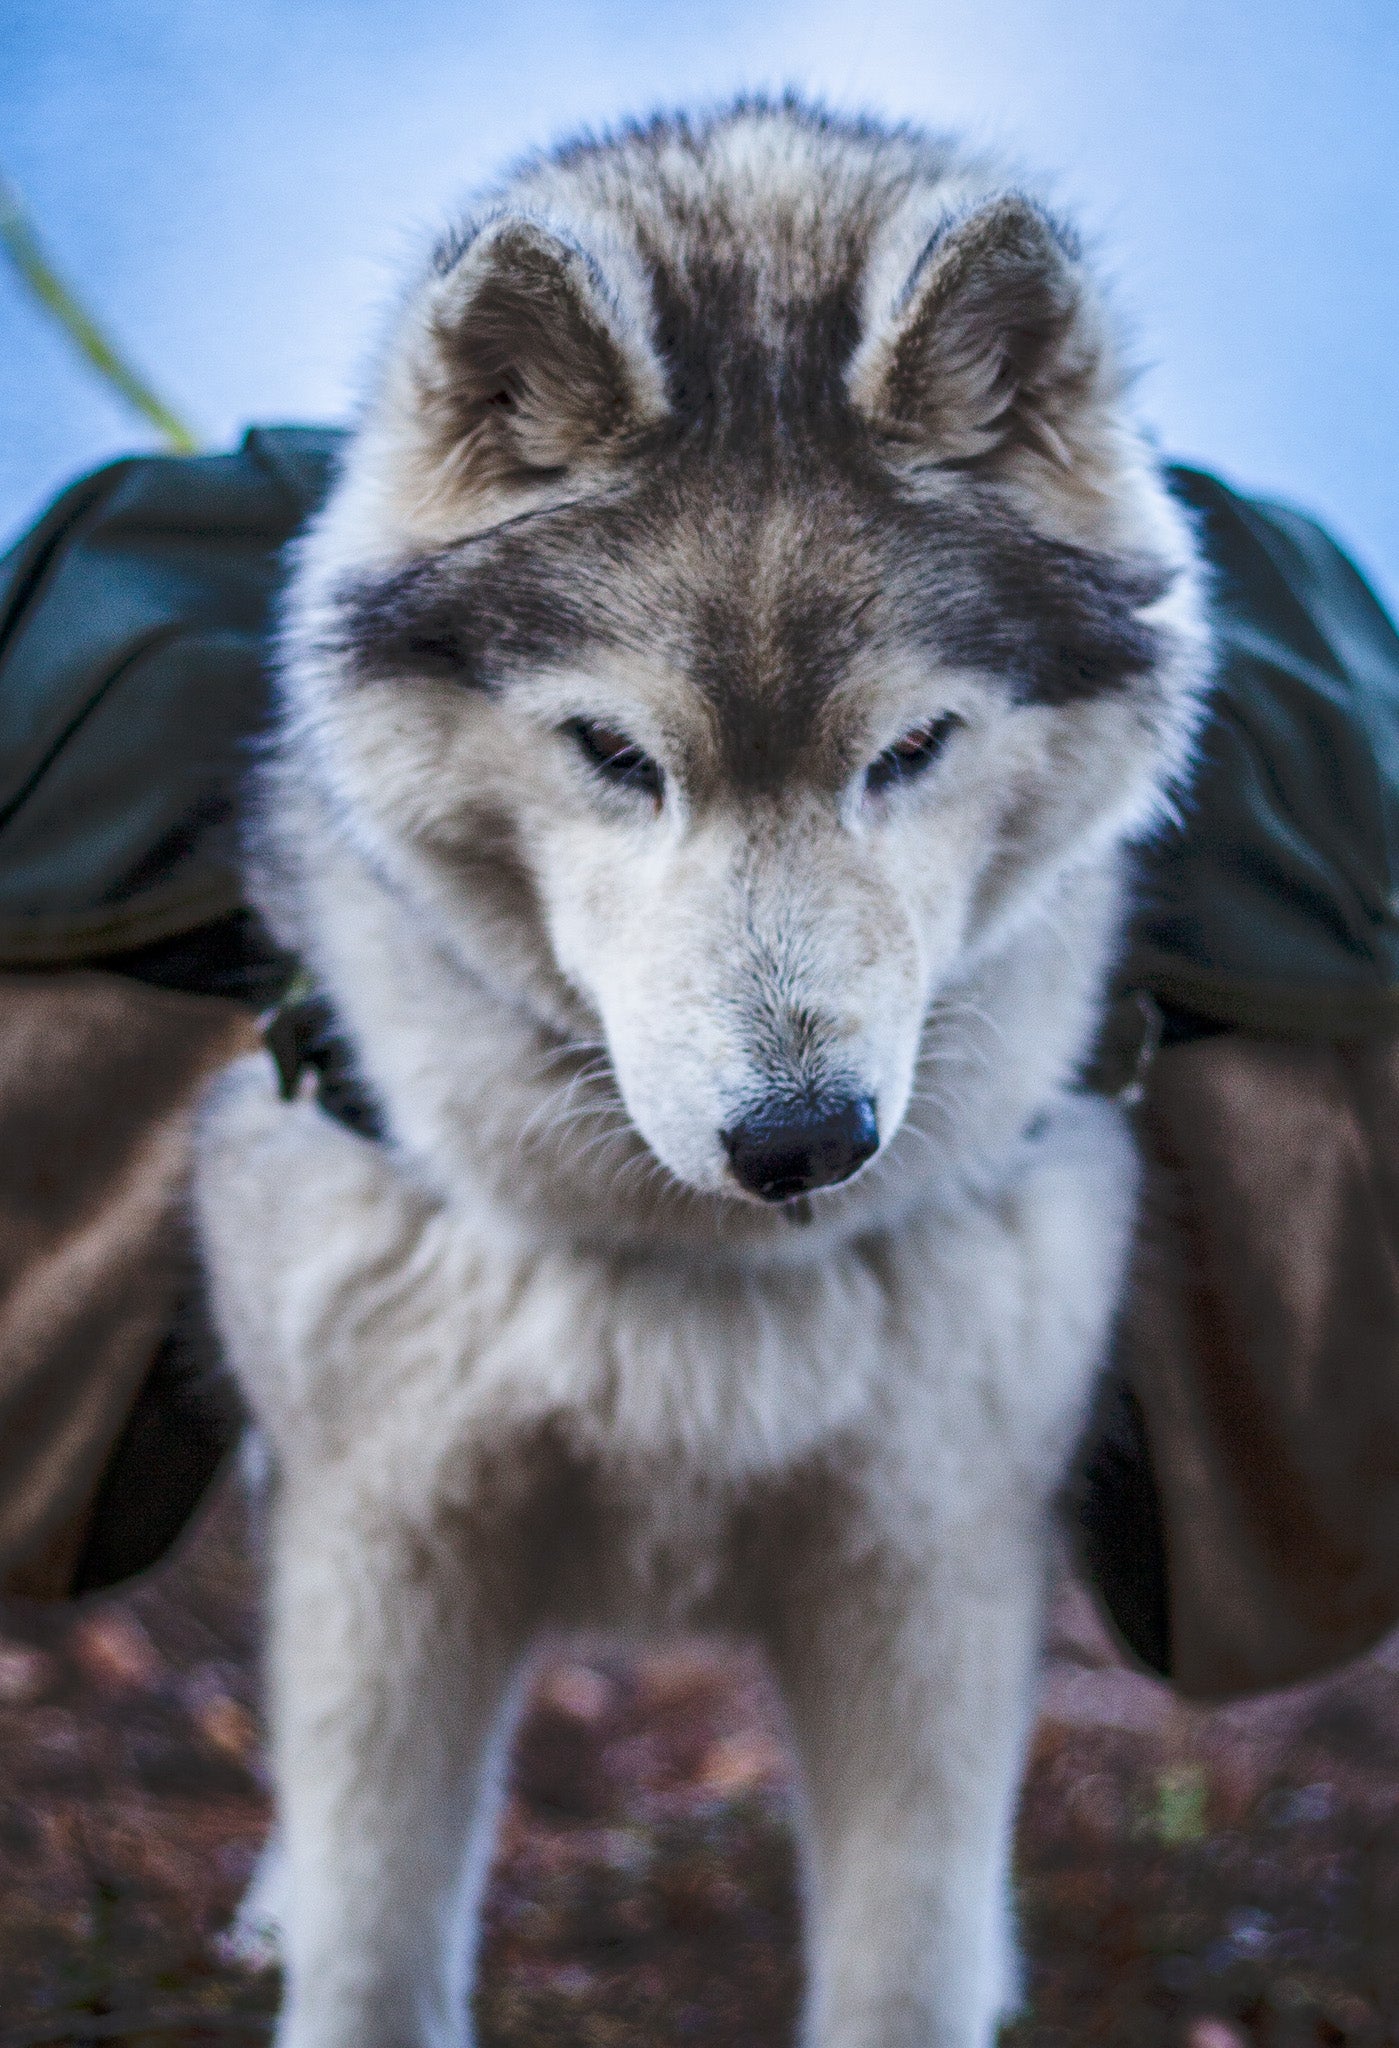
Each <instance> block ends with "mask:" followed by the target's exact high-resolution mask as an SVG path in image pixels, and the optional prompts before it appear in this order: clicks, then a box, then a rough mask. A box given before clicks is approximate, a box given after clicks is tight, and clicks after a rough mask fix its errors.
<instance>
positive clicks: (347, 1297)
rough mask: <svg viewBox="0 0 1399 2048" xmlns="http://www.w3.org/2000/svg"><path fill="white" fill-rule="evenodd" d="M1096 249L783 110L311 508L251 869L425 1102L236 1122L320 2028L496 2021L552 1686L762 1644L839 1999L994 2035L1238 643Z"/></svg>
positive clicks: (608, 217) (655, 144) (843, 2044)
mask: <svg viewBox="0 0 1399 2048" xmlns="http://www.w3.org/2000/svg"><path fill="white" fill-rule="evenodd" d="M1126 381H1127V380H1126V378H1125V376H1124V372H1123V369H1122V365H1121V362H1120V359H1119V353H1118V349H1117V346H1116V344H1115V341H1114V338H1113V334H1112V329H1111V324H1110V322H1109V320H1108V319H1107V317H1106V315H1105V313H1104V310H1103V307H1102V304H1101V301H1100V297H1099V295H1098V293H1097V292H1096V290H1095V288H1094V285H1093V283H1092V280H1091V278H1090V276H1089V275H1088V272H1087V270H1086V267H1085V264H1084V261H1083V258H1082V255H1081V253H1080V251H1079V248H1078V246H1077V244H1076V242H1075V240H1074V237H1073V236H1072V234H1071V233H1069V232H1068V231H1067V230H1066V229H1065V228H1064V227H1063V226H1062V225H1061V224H1060V223H1059V222H1057V221H1056V220H1055V219H1054V218H1053V217H1052V216H1051V215H1050V214H1049V213H1048V212H1047V211H1045V209H1044V208H1043V207H1042V206H1041V205H1039V204H1038V203H1037V202H1036V201H1035V200H1033V199H1032V198H1028V197H1026V196H1025V195H1024V194H1023V193H1021V192H1020V191H1019V190H1016V189H1011V188H1008V187H1007V185H1006V183H1005V181H1004V179H1003V178H1002V176H1001V174H1000V173H999V172H998V171H997V169H996V167H995V165H994V164H989V163H987V162H985V161H983V160H981V159H980V158H977V157H973V156H971V155H968V154H966V153H965V152H962V151H960V150H959V149H958V148H956V147H955V146H953V145H949V144H947V143H944V142H942V141H937V140H931V139H928V138H926V137H924V136H922V135H919V134H917V133H913V132H909V131H904V130H899V131H889V130H886V129H883V128H880V127H878V126H876V125H873V124H866V123H856V122H849V121H845V120H840V119H834V118H830V117H826V116H822V115H819V114H816V113H813V112H811V111H809V110H806V109H803V108H801V107H799V106H796V105H793V104H782V105H778V106H763V105H743V106H740V107H738V108H735V109H732V110H730V111H728V112H725V113H723V114H722V115H719V116H717V117H714V118H709V119H705V120H701V121H694V122H690V121H686V120H683V119H664V120H658V121H655V122H653V123H652V124H650V125H649V126H645V127H641V128H636V129H629V130H626V131H624V132H622V133H621V134H620V135H619V136H617V137H615V138H613V139H609V140H605V141H601V142H592V141H588V142H583V143H580V144H577V145H574V146H572V147H569V148H566V149H563V150H561V151H559V152H557V153H555V154H553V155H549V156H546V157H542V158H540V159H538V160H537V161H535V162H533V163H531V164H530V165H528V166H527V167H526V168H525V169H524V170H522V171H521V172H520V173H519V174H518V175H516V176H515V177H513V178H512V179H511V180H510V181H509V182H508V183H506V184H504V185H502V186H501V187H500V188H499V189H498V190H496V191H493V192H491V193H490V194H488V195H487V196H486V197H485V198H484V199H482V200H481V202H480V204H479V205H478V206H477V207H476V209H475V210H474V212H473V213H472V214H471V216H470V218H469V219H468V220H467V221H466V222H465V224H464V225H462V226H461V227H460V228H459V229H458V230H457V231H456V232H454V233H453V234H452V235H450V236H449V237H448V238H447V239H446V240H445V241H444V242H443V243H442V244H441V246H440V247H439V248H438V250H437V251H436V253H435V255H434V257H433V259H432V261H431V263H430V264H429V265H427V266H426V267H425V269H424V272H423V274H422V275H421V276H419V277H417V278H416V279H415V280H414V281H413V283H412V285H411V288H410V289H409V290H408V292H407V293H406V295H405V297H404V300H403V302H402V306H401V310H400V312H399V314H398V316H397V318H396V320H395V322H394V325H393V328H392V331H391V333H390V335H389V338H388V340H387V343H386V345H385V347H384V348H383V350H382V352H381V357H380V360H379V363H378V366H377V369H376V371H375V374H374V376H373V379H372V384H371V388H370V391H369V394H368V397H367V400H366V402H365V405H364V407H363V411H362V416H361V418H360V421H359V425H358V431H357V433H356V435H355V437H354V439H353V442H352V444H351V446H350V449H349V453H348V456H347V458H346V460H345V463H344V468H343V473H342V475H341V476H340V479H339V482H338V484H337V486H336V488H335V490H334V492H333V495H332V497H331V499H330V502H329V504H328V505H327V507H326V509H325V511H324V513H323V515H322V516H321V517H320V518H319V519H318V521H317V522H316V524H315V526H314V527H313V529H312V530H311V532H310V533H309V534H308V536H307V537H306V539H305V540H304V542H303V543H302V545H301V547H300V549H299V552H298V557H297V562H296V568H295V575H294V578H293V582H292V587H291V593H290V599H289V604H288V610H287V619H286V633H285V660H284V666H283V699H282V716H281V721H280V728H279V732H278V736H277V739H276V743H275V750H274V753H273V756H272V758H271V760H270V762H269V764H268V767H267V769H266V772H265V774H264V775H263V777H262V780H261V786H260V796H259V809H258V824H257V830H256V834H255V845H254V868H255V873H256V878H257V886H258V888H259V890H260V892H261V898H262V901H263V904H264V907H265V909H266V911H267V914H268V916H269V917H270V919H271V921H272V922H273V924H274V927H275V928H276V930H277V931H278V933H279V934H280V936H281V937H282V938H283V939H284V940H285V941H286V942H287V943H288V944H289V945H290V946H292V947H293V948H294V949H295V950H296V951H297V952H298V953H299V954H300V956H301V957H302V958H303V960H304V961H305V962H306V963H307V964H308V966H309V968H310V969H311V971H312V972H313V974H314V976H315V978H316V980H317V982H318V983H319V985H320V986H321V988H322V989H323V990H324V991H325V992H326V993H327V995H328V997H329V998H330V1000H331V1001H332V1003H333V1005H334V1007H335V1010H336V1012H337V1013H338V1015H339V1018H340V1019H341V1021H342V1023H343V1026H344V1029H345V1031H346V1033H347V1035H348V1036H349V1039H350V1041H351V1043H352V1045H353V1047H354V1049H355V1054H356V1057H357V1059H358V1061H359V1064H360V1067H361V1070H362V1073H363V1076H364V1078H365V1080H366V1082H367V1084H368V1086H369V1087H370V1089H371V1090H372V1092H373V1094H374V1095H375V1097H376V1098H377V1100H378V1102H379V1104H380V1105H381V1108H382V1112H383V1118H384V1122H385V1125H386V1129H387V1133H388V1135H387V1137H386V1139H385V1140H384V1141H383V1142H380V1143H374V1142H368V1141H366V1140H364V1139H362V1138H359V1137H357V1136H355V1135H353V1134H352V1133H351V1132H349V1131H347V1130H346V1129H344V1128H342V1127H341V1126H340V1125H338V1124H336V1123H333V1122H331V1121H330V1120H329V1119H328V1118H327V1117H326V1116H325V1115H324V1114H323V1113H322V1112H321V1110H320V1109H318V1108H317V1106H316V1105H315V1104H314V1103H313V1102H311V1101H308V1100H297V1101H294V1102H291V1103H286V1102H283V1101H281V1100H280V1099H279V1097H278V1093H277V1089H276V1087H275V1085H274V1080H273V1076H272V1072H271V1068H270V1064H269V1063H268V1062H267V1061H266V1060H265V1059H264V1058H262V1057H260V1056H259V1057H254V1058H251V1059H248V1060H245V1061H243V1062H241V1063H239V1064H238V1065H237V1066H235V1067H234V1068H233V1069H231V1070H230V1071H229V1073H228V1074H227V1075H226V1077H225V1078H224V1079H223V1080H222V1081H221V1083H220V1084H219V1085H218V1086H217V1087H216V1089H215V1090H214V1093H213V1095H212V1097H211V1099H210V1100H209V1102H208V1105H207V1108H206V1111H205V1114H204V1118H203V1125H202V1132H201V1141H200V1158H199V1167H198V1179H197V1190H196V1193H197V1207H198V1212H199V1219H200V1225H201V1229H202V1235H203V1242H204V1246H205V1252H206V1257H207V1264H208V1272H209V1279H210V1285H211V1291H212V1297H213V1302H214V1306H215V1311H216V1316H217V1321H218V1325H219V1328H220V1330H221V1333H222V1337H223V1341H224V1344H225V1347H226V1351H227V1355H228V1358H229V1360H230V1361H231V1364H232V1367H233V1369H234V1371H235V1372H236V1374H237V1376H238V1378H239V1380H240V1382H241V1384H242V1386H243V1388H244V1390H245V1392H246V1394H247V1397H248V1399H249V1401H250V1403H251V1406H252V1409H253V1411H254V1414H255V1416H256V1419H257V1422H258V1424H259V1426H260V1429H261V1430H262V1432H263V1433H264V1435H265V1438H266V1440H267V1442H268V1444H269V1445H270V1449H271V1459H272V1467H273V1472H274V1479H273V1482H272V1488H271V1498H270V1528H269V1551H270V1580H271V1584H270V1602H269V1608H270V1631H271V1634H270V1647H269V1652H268V1683H269V1695H270V1710H271V1723H272V1744H273V1762H274V1769H275V1776H276V1782H277V1789H278V1804H279V1817H280V1831H281V1836H282V1840H283V1843H284V1854H285V1863H284V1866H283V1871H282V1876H281V1878H280V1879H279V1883H278V1890H279V1895H280V1898H281V1906H280V1915H281V1919H282V1930H281V1940H282V1943H283V1947H284V1952H285V1963H286V1970H287V1993H286V2002H285V2008H284V2012H283V2016H282V2020H281V2024H280V2032H279V2034H278V2037H277V2038H278V2041H279V2043H280V2044H281V2048H457V2044H460V2043H462V2042H463V2041H464V2040H465V2039H466V2037H467V2033H468V2029H469V2020H468V1994H469V1983H470V1974H471V1965H472V1949H473V1941H474V1934H473V1928H474V1924H475V1917H476V1911H477V1905H478V1899H479V1891H480V1885H481V1878H482V1872H483V1869H484V1867H485V1862H486V1857H487V1854H488V1849H489V1843H490V1836H491V1826H492V1815H493V1810H494V1808H493V1802H494V1797H495V1787H496V1785H497V1782H498V1775H499V1767H500V1760H501V1755H502V1751H503V1749H504V1747H505V1744H506V1742H507V1740H508V1735H509V1730H510V1725H511V1714H512V1706H513V1704H514V1702H515V1701H516V1699H517V1697H518V1692H519V1688H520V1680H521V1674H522V1672H523V1671H524V1670H525V1669H526V1667H527V1663H528V1660H529V1658H530V1655H531V1652H532V1650H533V1649H534V1648H535V1646H536V1645H537V1644H538V1643H539V1642H540V1641H541V1639H542V1638H544V1637H546V1636H547V1635H549V1634H550V1633H551V1632H558V1631H561V1630H568V1629H573V1628H577V1627H580V1626H586V1627H589V1628H592V1627H602V1628H617V1629H625V1630H638V1629H640V1630H655V1629H665V1628H670V1627H675V1626H681V1627H685V1628H691V1627H700V1628H712V1629H715V1630H718V1631H722V1632H725V1633H729V1634H732V1635H741V1636H745V1637H748V1638H750V1639H751V1638H756V1639H757V1640H759V1641H760V1642H761V1643H762V1644H763V1645H764V1647H765V1649H766V1652H767V1654H768V1656H769V1658H770V1661H771V1665H772V1669H773V1671H774V1673H775V1675H776V1678H777V1680H778V1683H779V1686H780V1688H781V1691H782V1694H783V1697H784V1700H785V1703H786V1709H787V1713H788V1717H789V1724H790V1731H791V1737H792V1742H793V1747H794V1754H795V1757H796V1759H797V1763H798V1767H799V1777H800V1787H801V1790H800V1798H799V1806H800V1812H801V1819H802V1838H803V1853H804V1869H805V1878H806V1888H805V1896H806V1914H807V1949H808V1954H809V1970H808V1975H809V1987H808V1993H807V2000H806V2009H805V2017H804V2028H805V2040H806V2042H807V2043H808V2044H809V2048H934V2044H936V2048H985V2044H987V2043H988V2042H989V2041H990V2040H991V2038H992V2035H993V2033H994V2029H995V2026H996V2023H997V2018H998V2015H1000V2014H1002V2013H1003V2012H1004V2011H1005V2010H1006V2009H1007V2006H1008V2003H1010V2002H1013V2000H1014V1997H1015V1982H1016V1976H1015V1963H1014V1941H1013V1931H1012V1928H1011V1926H1010V1920H1009V1911H1008V1895H1007V1875H1006V1866H1007V1856H1008V1846H1009V1840H1010V1830H1011V1823H1012V1815H1013V1809H1014V1802H1015V1796H1016V1790H1017V1784H1018V1779H1019V1774H1020V1770H1021V1763H1022V1751H1023V1745H1024V1740H1025V1735H1026V1728H1027V1723H1028V1720H1029V1717H1030V1714H1031V1711H1032V1701H1033V1691H1034V1672H1035V1663H1036V1655H1037V1644H1038V1637H1039V1631H1040V1610H1041V1601H1042V1593H1043V1587H1044V1580H1045V1574H1046V1563H1047V1557H1048V1554H1049V1549H1050V1541H1051V1524H1052V1517H1053V1509H1054V1501H1055V1496H1056V1493H1057V1491H1058V1489H1059V1488H1060V1486H1061V1484H1062V1480H1063V1476H1064V1473H1065V1470H1066V1466H1067V1464H1068V1461H1069V1459H1070V1457H1071V1455H1072V1450H1073V1446H1074V1443H1075V1438H1076V1434H1077V1432H1078V1431H1079V1429H1080V1427H1081V1424H1082V1419H1083V1416H1084V1412H1085V1405H1086V1401H1087V1398H1088V1395H1089V1391H1090V1385H1091V1381H1092V1377H1093V1374H1094V1370H1095V1367H1096V1365H1097V1363H1098V1361H1099V1359H1100V1356H1101V1354H1102V1351H1103V1348H1104V1344H1105V1340H1106V1334H1107V1331H1108V1328H1109V1324H1110V1319H1111V1317H1112V1313H1113V1308H1114V1303H1115V1299H1116V1297H1117V1294H1118V1290H1119V1285H1120V1278H1121V1273H1122V1268H1123V1260H1124V1253H1125V1247H1126V1244H1127V1240H1128V1237H1129V1234H1130V1228H1131V1219H1132V1210H1133V1193H1134V1183H1135V1169H1134V1162H1133V1153H1132V1147H1131V1143H1130V1141H1129V1137H1128V1135H1127V1132H1126V1130H1125V1128H1124V1125H1123V1122H1122V1120H1121V1118H1120V1116H1119V1113H1118V1112H1117V1111H1116V1109H1114V1108H1113V1107H1112V1106H1110V1105H1109V1104H1107V1103H1105V1102H1103V1101H1101V1100H1099V1099H1096V1098H1094V1097H1092V1096H1090V1095H1088V1094H1086V1093H1085V1092H1083V1090H1082V1088H1081V1086H1080V1085H1079V1077H1080V1074H1081V1070H1082V1066H1083V1062H1084V1060H1085V1058H1086V1056H1087V1053H1088V1051H1089V1049H1090V1047H1091V1044H1092V1041H1093V1038H1094V1034H1095V1029H1096V1026H1097V1021H1098V1018H1099V1013H1100V1006H1101V1001H1102V991H1103V987H1104V982H1105V978H1106V976H1107V974H1108V972H1109V970H1110V966H1111V963H1112V960H1113V957H1114V952H1115V948H1116V947H1117V945H1118V943H1119V928H1120V921H1121V917H1122V904H1123V896H1124V874H1125V862H1126V853H1125V849H1126V848H1127V846H1128V845H1129V843H1130V842H1131V840H1132V839H1133V838H1134V837H1135V836H1139V835H1141V834H1142V833H1143V832H1144V831H1146V830H1148V829H1149V828H1150V827H1151V825H1152V824H1153V821H1154V820H1155V819H1156V818H1157V817H1158V815H1159V814H1160V812H1161V809H1162V805H1163V802H1164V796H1163V792H1166V791H1167V790H1168V789H1169V787H1170V785H1171V783H1172V780H1173V778H1175V777H1177V776H1178V774H1179V773H1180V771H1181V769H1182V767H1183V765H1184V764H1185V762H1186V760H1187V757H1188V753H1189V747H1190V740H1191V734H1192V730H1193V727H1194V723H1195V719H1196V707H1197V704H1198V699H1199V695H1200V690H1201V687H1202V684H1203V681H1204V679H1205V675H1206V671H1207V666H1208V649H1207V634H1206V629H1205V624H1204V610H1203V604H1202V597H1201V583H1200V576H1199V572H1198V569H1197V565H1196V562H1195V558H1194V553H1193V547H1192V540H1191V535H1190V533H1189V530H1188V527H1187V525H1186V523H1185V521H1184V520H1183V518H1182V516H1181V514H1180V512H1179V511H1178V510H1177V509H1176V507H1175V506H1174V504H1173V502H1172V500H1171V499H1170V497H1169V496H1168V495H1167V493H1166V490H1165V489H1164V487H1163V484H1162V481H1161V478H1160V475H1159V472H1158V468H1157V464H1156V462H1155V460H1154V459H1153V456H1152V454H1151V452H1150V449H1149V448H1148V446H1147V445H1146V444H1145V443H1144V441H1143V439H1142V438H1141V436H1140V434H1139V432H1138V431H1137V430H1136V428H1135V427H1134V426H1133V424H1132V421H1131V418H1130V415H1129V412H1128V410H1127V402H1126V396H1125V393H1126Z"/></svg>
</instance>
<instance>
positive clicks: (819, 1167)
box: [723, 1095, 879, 1202]
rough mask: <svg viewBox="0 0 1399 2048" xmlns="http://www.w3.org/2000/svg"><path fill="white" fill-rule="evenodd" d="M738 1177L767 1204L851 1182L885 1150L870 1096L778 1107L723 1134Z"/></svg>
mask: <svg viewBox="0 0 1399 2048" xmlns="http://www.w3.org/2000/svg"><path fill="white" fill-rule="evenodd" d="M723 1138H724V1148H725V1150H726V1151H727V1153H728V1155H729V1164H730V1166H731V1167H732V1168H733V1171H734V1178H735V1180H737V1181H738V1183H739V1185H740V1186H741V1187H745V1188H747V1190H748V1192H749V1194H750V1195H761V1196H762V1199H763V1200H764V1201H765V1202H786V1201H789V1200H790V1199H791V1197H792V1196H793V1195H809V1194H810V1193H811V1190H812V1189H813V1188H829V1187H833V1186H834V1185H835V1183H836V1182H837V1181H841V1180H849V1178H850V1176H851V1174H852V1173H853V1172H854V1171H855V1169H856V1167H857V1166H863V1165H864V1163H865V1161H866V1160H867V1159H868V1158H870V1157H871V1155H872V1154H874V1153H875V1152H877V1151H878V1150H879V1124H878V1121H877V1120H876V1117H875V1113H874V1104H873V1102H871V1100H870V1098H869V1096H868V1095H849V1096H846V1098H845V1099H844V1100H843V1101H841V1102H830V1101H826V1102H792V1101H786V1102H776V1103H770V1104H766V1105H765V1106H764V1107H763V1108H762V1109H759V1110H755V1111H754V1113H753V1114H752V1116H748V1117H745V1118H744V1120H743V1122H742V1123H741V1124H735V1126H734V1128H733V1129H732V1130H731V1131H725V1132H724V1133H723Z"/></svg>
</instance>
